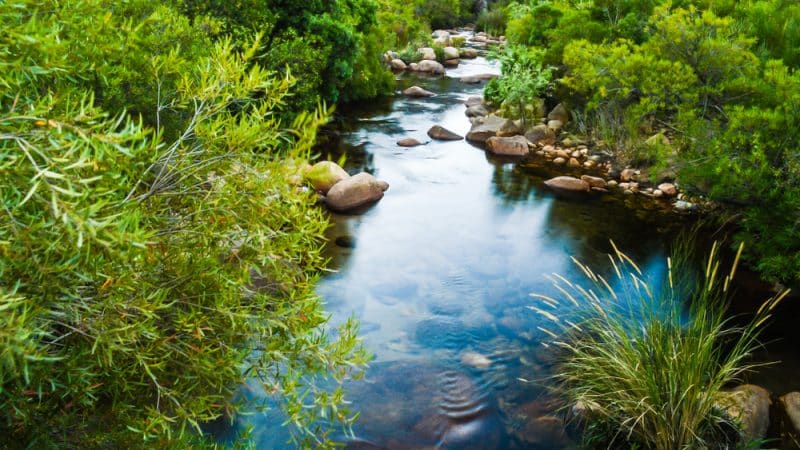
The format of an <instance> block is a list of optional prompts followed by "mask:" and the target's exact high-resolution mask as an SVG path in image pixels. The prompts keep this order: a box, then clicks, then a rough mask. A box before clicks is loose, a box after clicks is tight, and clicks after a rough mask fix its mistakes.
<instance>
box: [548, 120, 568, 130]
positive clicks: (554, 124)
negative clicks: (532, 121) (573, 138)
mask: <svg viewBox="0 0 800 450" xmlns="http://www.w3.org/2000/svg"><path fill="white" fill-rule="evenodd" d="M563 126H564V122H562V121H560V120H548V121H547V127H548V128H552V129H553V130H555V131H558V130H560V129H561V127H563Z"/></svg>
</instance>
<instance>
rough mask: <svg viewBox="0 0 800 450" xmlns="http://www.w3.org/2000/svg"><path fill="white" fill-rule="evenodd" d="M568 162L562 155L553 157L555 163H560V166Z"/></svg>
mask: <svg viewBox="0 0 800 450" xmlns="http://www.w3.org/2000/svg"><path fill="white" fill-rule="evenodd" d="M566 163H567V160H566V159H564V158H562V157H560V156H559V157H558V158H555V159H553V164H555V165H558V166H561V165H564V164H566Z"/></svg>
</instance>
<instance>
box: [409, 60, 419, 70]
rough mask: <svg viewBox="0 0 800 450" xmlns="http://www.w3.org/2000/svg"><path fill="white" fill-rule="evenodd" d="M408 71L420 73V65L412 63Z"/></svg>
mask: <svg viewBox="0 0 800 450" xmlns="http://www.w3.org/2000/svg"><path fill="white" fill-rule="evenodd" d="M408 70H413V71H414V72H417V71H419V64H418V63H415V62H412V63H411V64H409V65H408Z"/></svg>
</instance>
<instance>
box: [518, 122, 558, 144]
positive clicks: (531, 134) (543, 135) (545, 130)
mask: <svg viewBox="0 0 800 450" xmlns="http://www.w3.org/2000/svg"><path fill="white" fill-rule="evenodd" d="M525 137H526V138H527V139H528V141H530V142H531V143H532V144H542V145H553V144H555V143H556V133H555V131H553V129H552V128H550V127H548V126H547V125H536V126H534V127H531V129H529V130H528V132H527V133H525Z"/></svg>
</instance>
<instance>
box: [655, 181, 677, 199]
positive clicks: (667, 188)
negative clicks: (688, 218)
mask: <svg viewBox="0 0 800 450" xmlns="http://www.w3.org/2000/svg"><path fill="white" fill-rule="evenodd" d="M658 190H659V191H661V192H663V193H664V195H666V196H667V197H674V196H676V195H678V188H676V187H675V185H674V184H672V183H661V184H659V185H658Z"/></svg>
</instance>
